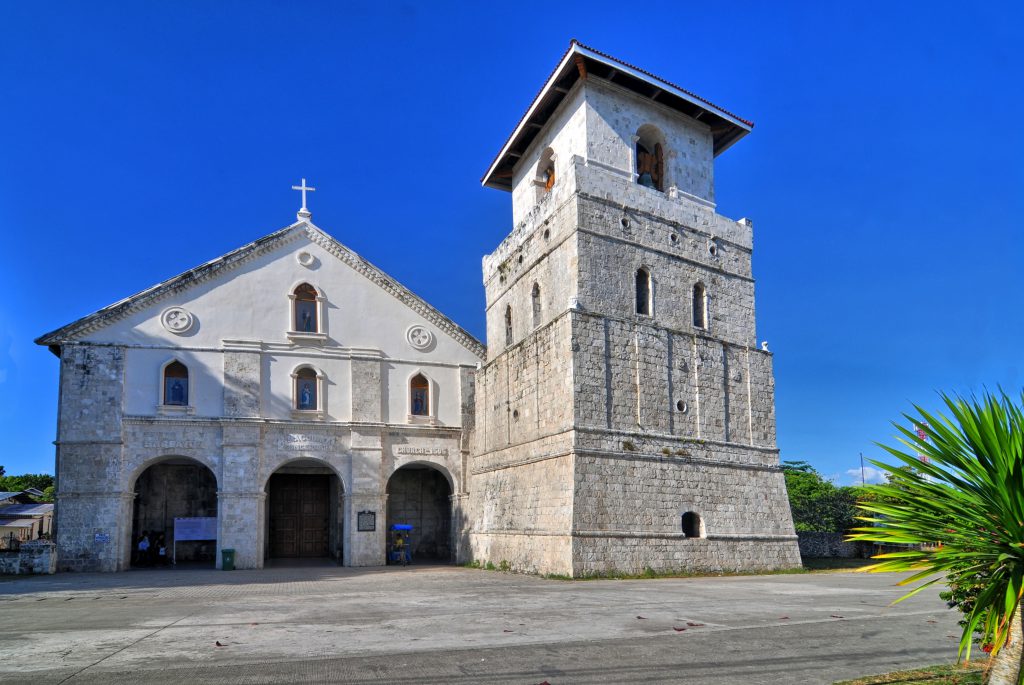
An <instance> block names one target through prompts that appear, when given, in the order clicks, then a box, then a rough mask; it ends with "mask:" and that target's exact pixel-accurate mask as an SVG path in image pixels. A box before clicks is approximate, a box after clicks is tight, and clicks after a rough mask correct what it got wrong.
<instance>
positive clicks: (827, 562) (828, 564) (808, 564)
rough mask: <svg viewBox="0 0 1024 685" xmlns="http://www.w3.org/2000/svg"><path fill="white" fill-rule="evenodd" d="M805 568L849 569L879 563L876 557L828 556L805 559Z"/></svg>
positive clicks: (818, 569) (821, 569)
mask: <svg viewBox="0 0 1024 685" xmlns="http://www.w3.org/2000/svg"><path fill="white" fill-rule="evenodd" d="M803 562H804V568H805V569H807V570H808V571H849V570H851V569H858V568H864V567H865V566H870V565H871V564H877V563H878V561H877V560H875V559H838V558H834V557H826V558H821V559H804V560H803Z"/></svg>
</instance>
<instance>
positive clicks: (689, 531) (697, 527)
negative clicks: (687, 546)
mask: <svg viewBox="0 0 1024 685" xmlns="http://www.w3.org/2000/svg"><path fill="white" fill-rule="evenodd" d="M682 523H683V537H684V538H702V537H704V524H703V523H702V522H701V520H700V514H698V513H696V512H693V511H688V512H686V513H685V514H683V522H682Z"/></svg>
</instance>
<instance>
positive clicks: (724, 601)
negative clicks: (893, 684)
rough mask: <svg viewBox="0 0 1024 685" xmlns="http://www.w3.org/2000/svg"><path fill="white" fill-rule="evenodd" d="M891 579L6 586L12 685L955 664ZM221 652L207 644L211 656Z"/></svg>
mask: <svg viewBox="0 0 1024 685" xmlns="http://www.w3.org/2000/svg"><path fill="white" fill-rule="evenodd" d="M900 577H901V576H899V575H894V574H880V575H868V574H862V573H825V574H807V575H771V576H745V577H725V578H686V579H658V580H631V581H611V580H609V581H604V580H602V581H596V580H593V581H575V582H571V581H560V580H546V579H542V578H538V577H532V576H522V575H513V574H505V573H498V572H491V571H479V570H472V569H464V568H456V567H447V566H438V567H416V566H412V567H409V568H367V569H358V568H339V567H334V566H324V567H306V568H274V569H265V570H261V571H233V572H218V571H205V570H204V571H199V570H177V571H174V570H153V571H133V572H127V573H117V574H59V575H56V576H40V577H26V578H17V579H10V578H8V579H3V580H0V608H2V610H3V619H4V620H3V622H2V627H0V655H2V658H0V682H4V683H32V684H33V685H42V684H44V683H65V682H66V683H75V684H77V683H138V682H145V683H206V682H211V683H212V682H216V683H300V682H318V683H338V682H347V683H422V682H438V683H442V682H443V683H467V684H468V683H522V684H528V683H541V682H542V681H545V680H546V681H548V682H549V683H550V684H551V685H563V684H567V683H650V682H654V683H677V682H689V683H702V684H707V683H712V684H717V683H751V684H756V683H772V684H773V685H786V684H790V683H831V682H833V681H834V680H837V679H841V678H850V677H854V676H857V675H861V674H867V673H878V672H885V671H889V670H893V669H896V668H904V667H911V666H919V665H925V664H935V663H942V662H949V661H952V660H953V659H955V656H956V643H957V641H956V635H957V634H958V628H957V625H956V620H957V614H956V613H955V612H954V611H951V610H948V609H947V608H946V606H945V604H944V603H943V602H942V601H941V600H940V599H939V598H938V597H937V593H936V591H925V592H923V593H921V594H920V595H918V596H916V597H914V598H911V599H910V600H908V601H906V602H903V603H901V604H898V605H895V606H890V602H891V601H892V600H893V599H895V598H897V597H898V596H899V595H900V594H901V593H902V591H903V590H902V589H901V588H898V587H896V586H895V584H896V582H897V581H898V580H899V579H900ZM218 643H219V644H218Z"/></svg>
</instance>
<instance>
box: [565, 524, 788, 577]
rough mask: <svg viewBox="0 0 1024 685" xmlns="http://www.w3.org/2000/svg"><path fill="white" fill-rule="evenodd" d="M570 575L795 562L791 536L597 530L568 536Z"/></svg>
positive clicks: (774, 566) (743, 568)
mask: <svg viewBox="0 0 1024 685" xmlns="http://www.w3.org/2000/svg"><path fill="white" fill-rule="evenodd" d="M572 549H573V564H572V570H573V573H572V575H573V576H574V577H586V576H599V575H604V574H609V573H625V574H640V573H644V572H645V571H647V570H648V569H650V570H652V571H654V572H656V573H673V572H679V573H722V572H733V571H740V572H758V571H779V570H782V569H788V568H798V567H799V566H800V550H799V547H798V545H797V539H796V536H795V535H793V536H750V538H738V539H737V538H731V539H730V538H725V539H723V538H684V537H681V536H654V535H652V536H636V535H628V534H621V535H616V534H603V535H600V536H597V535H587V536H578V537H574V538H573V545H572Z"/></svg>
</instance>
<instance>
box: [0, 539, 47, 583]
mask: <svg viewBox="0 0 1024 685" xmlns="http://www.w3.org/2000/svg"><path fill="white" fill-rule="evenodd" d="M56 572H57V546H56V545H55V544H54V543H52V542H50V541H49V540H29V541H26V542H23V543H21V548H20V549H18V550H15V551H7V550H4V551H0V576H5V575H14V576H16V575H23V576H30V575H40V574H44V575H45V574H51V573H56Z"/></svg>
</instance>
